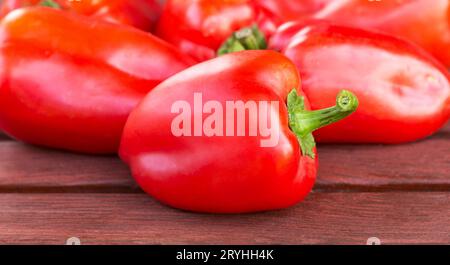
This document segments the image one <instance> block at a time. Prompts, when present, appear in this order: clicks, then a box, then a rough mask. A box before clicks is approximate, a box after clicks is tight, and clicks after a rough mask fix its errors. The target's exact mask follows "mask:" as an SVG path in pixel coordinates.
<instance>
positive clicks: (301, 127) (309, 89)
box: [0, 0, 450, 213]
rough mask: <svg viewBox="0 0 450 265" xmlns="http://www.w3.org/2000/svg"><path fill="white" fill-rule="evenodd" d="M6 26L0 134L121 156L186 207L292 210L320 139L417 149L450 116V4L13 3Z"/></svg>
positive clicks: (306, 186) (0, 61)
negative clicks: (412, 145)
mask: <svg viewBox="0 0 450 265" xmlns="http://www.w3.org/2000/svg"><path fill="white" fill-rule="evenodd" d="M430 2H432V3H430ZM419 14H420V15H419ZM0 16H1V21H0V130H1V131H3V132H4V133H6V134H8V135H10V136H11V137H13V138H15V139H17V140H19V141H23V142H26V143H30V144H34V145H39V146H43V147H47V148H55V149H61V150H65V151H69V152H77V153H84V154H91V155H93V154H94V155H102V154H119V156H120V157H121V158H122V159H123V161H124V162H126V163H127V164H128V165H129V166H130V169H131V173H132V175H133V177H134V178H135V180H136V181H137V183H138V184H139V185H140V187H141V188H142V189H143V190H144V191H146V192H147V193H149V194H150V195H151V196H152V197H154V198H155V199H157V200H159V201H161V202H162V203H164V204H167V205H169V206H172V207H176V208H179V209H183V210H189V211H195V212H207V213H246V212H257V211H266V210H275V209H282V208H286V207H290V206H292V205H295V204H297V203H298V202H300V201H302V200H303V199H304V198H305V197H306V196H307V195H308V193H309V192H310V191H311V190H312V188H313V186H314V182H315V179H316V175H317V168H318V156H317V150H316V141H317V142H319V143H322V142H326V143H366V144H367V143H376V144H400V143H408V142H413V141H417V140H421V139H424V138H426V137H428V136H430V135H432V134H433V133H435V132H436V131H438V130H439V129H440V128H441V127H442V126H444V125H445V124H446V123H447V122H448V120H449V117H450V75H449V72H448V69H449V67H450V0H431V1H430V0H404V1H368V0H167V1H158V0H139V1H127V0H114V1H111V0H109V1H98V0H96V1H93V0H79V1H66V0H5V1H3V3H2V6H1V9H0Z"/></svg>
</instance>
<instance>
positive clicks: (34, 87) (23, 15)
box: [0, 7, 193, 154]
mask: <svg viewBox="0 0 450 265" xmlns="http://www.w3.org/2000/svg"><path fill="white" fill-rule="evenodd" d="M192 63H193V61H192V59H190V58H187V57H186V56H185V55H183V54H181V53H180V52H178V51H177V50H176V48H175V47H173V46H171V45H169V44H167V43H165V42H163V41H162V40H160V39H158V38H156V37H154V36H152V35H151V34H148V33H145V32H143V31H140V30H137V29H133V28H130V27H125V26H120V25H114V24H110V23H106V22H102V21H97V22H95V23H93V22H92V20H91V19H89V18H86V17H84V16H80V15H77V14H73V13H68V12H62V11H59V10H55V9H51V8H43V7H30V8H23V9H20V10H16V11H13V12H11V13H10V14H9V15H8V16H6V17H5V18H4V19H3V20H2V21H1V22H0V129H1V130H3V131H4V132H6V133H8V134H9V135H11V136H13V137H15V138H17V139H19V140H22V141H24V142H28V143H32V144H37V145H42V146H47V147H54V148H60V149H66V150H72V151H78V152H85V153H93V154H98V153H115V152H116V151H117V149H118V146H119V142H120V137H121V133H122V129H123V126H124V124H125V121H126V119H127V117H128V114H129V113H130V112H131V110H132V109H133V108H134V106H135V105H136V104H137V103H138V102H139V101H140V100H141V99H142V97H143V96H144V95H145V94H146V93H147V92H148V91H150V90H151V89H152V88H153V87H155V86H156V85H158V84H159V83H160V82H161V81H163V80H165V79H166V78H168V77H169V76H171V75H173V74H175V73H177V72H179V71H180V70H183V69H185V68H187V67H189V66H190V65H191V64H192Z"/></svg>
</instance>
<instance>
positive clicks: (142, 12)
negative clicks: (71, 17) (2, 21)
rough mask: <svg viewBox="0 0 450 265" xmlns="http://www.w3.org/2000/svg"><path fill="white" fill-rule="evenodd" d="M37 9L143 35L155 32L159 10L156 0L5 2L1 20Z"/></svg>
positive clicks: (38, 0)
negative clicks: (71, 14) (43, 7)
mask: <svg viewBox="0 0 450 265" xmlns="http://www.w3.org/2000/svg"><path fill="white" fill-rule="evenodd" d="M36 5H48V6H54V7H57V8H61V9H63V10H68V11H72V12H75V13H78V14H81V15H86V16H90V17H95V18H99V19H103V20H105V21H109V22H112V23H117V24H124V25H130V26H133V27H136V28H139V29H142V30H145V31H150V30H153V29H154V27H155V25H156V22H157V21H158V18H159V16H160V14H161V10H162V6H161V4H160V1H158V0H132V1H129V0H76V1H74V0H51V1H49V0H4V1H3V4H2V6H1V9H0V15H1V16H2V17H3V16H5V15H6V14H8V13H9V12H11V11H12V10H15V9H18V8H21V7H27V6H36Z"/></svg>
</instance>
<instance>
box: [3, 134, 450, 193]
mask: <svg viewBox="0 0 450 265" xmlns="http://www.w3.org/2000/svg"><path fill="white" fill-rule="evenodd" d="M449 128H450V126H447V127H446V128H445V129H444V130H443V131H441V132H439V133H438V134H436V135H435V136H433V137H431V138H429V139H426V140H423V141H419V142H416V143H410V144H404V145H392V146H382V145H320V146H319V160H320V167H319V174H318V180H317V184H316V187H315V188H316V190H323V191H336V190H345V191H347V190H351V191H392V190H403V191H408V190H409V191H429V190H434V191H450V152H449V150H450V129H449ZM0 157H1V158H2V159H0V192H41V193H42V192H46V193H48V192H127V193H129V192H138V190H139V189H138V187H137V185H136V184H135V182H134V181H133V179H132V177H131V176H130V173H129V170H128V168H127V166H126V165H124V164H123V163H122V162H121V161H120V159H119V158H117V157H115V156H109V157H102V156H86V155H79V154H70V153H66V152H60V151H54V150H49V149H43V148H39V147H34V146H30V145H25V144H22V143H18V142H15V141H0Z"/></svg>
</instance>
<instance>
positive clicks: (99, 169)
mask: <svg viewBox="0 0 450 265" xmlns="http://www.w3.org/2000/svg"><path fill="white" fill-rule="evenodd" d="M0 157H1V158H2V159H0V192H90V191H95V192H133V191H136V190H138V188H137V185H136V184H135V182H134V181H133V179H132V177H131V175H130V173H129V170H128V168H127V166H126V165H125V164H123V163H122V162H121V161H120V159H119V158H117V157H115V156H110V157H108V156H106V157H99V156H86V155H79V154H70V153H65V152H60V151H54V150H49V149H43V148H38V147H34V146H30V145H25V144H22V143H18V142H14V141H3V142H0Z"/></svg>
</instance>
